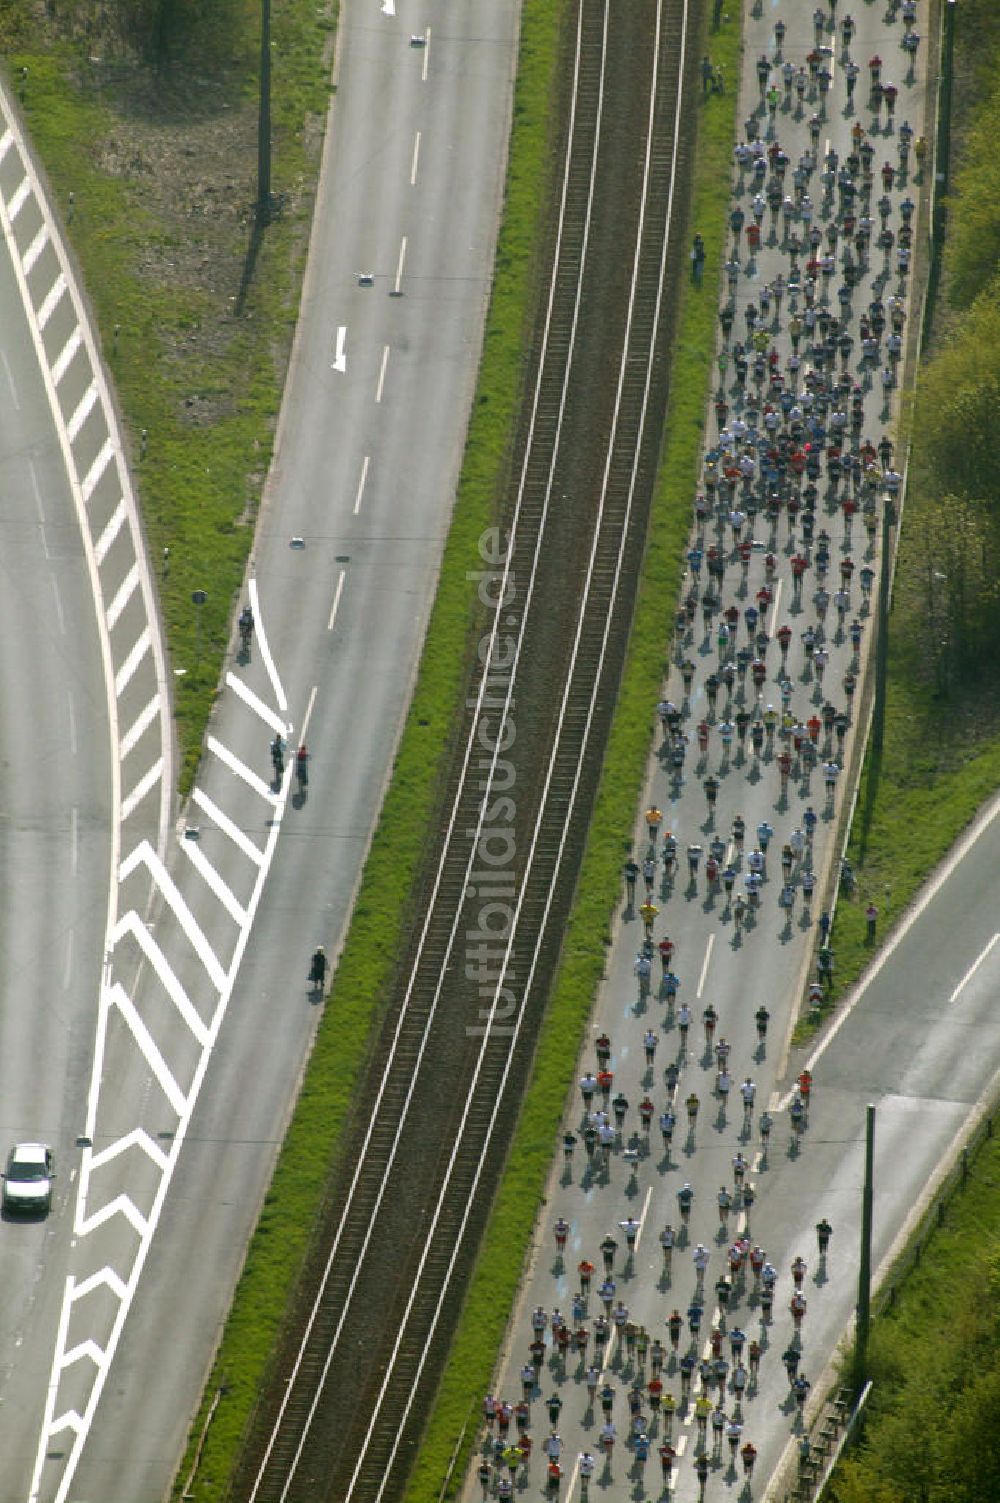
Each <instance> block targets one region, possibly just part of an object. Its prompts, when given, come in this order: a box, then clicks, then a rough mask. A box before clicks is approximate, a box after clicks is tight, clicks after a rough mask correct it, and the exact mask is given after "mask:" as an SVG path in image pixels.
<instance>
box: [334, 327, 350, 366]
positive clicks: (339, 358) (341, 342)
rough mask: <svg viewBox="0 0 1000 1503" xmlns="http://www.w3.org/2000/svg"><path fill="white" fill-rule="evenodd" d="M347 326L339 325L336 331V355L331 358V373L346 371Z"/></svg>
mask: <svg viewBox="0 0 1000 1503" xmlns="http://www.w3.org/2000/svg"><path fill="white" fill-rule="evenodd" d="M346 346H347V325H346V324H341V325H340V327H339V328H338V330H337V353H336V355H334V357H333V364H332V365H331V367H330V369H331V370H332V371H346V370H347V348H346Z"/></svg>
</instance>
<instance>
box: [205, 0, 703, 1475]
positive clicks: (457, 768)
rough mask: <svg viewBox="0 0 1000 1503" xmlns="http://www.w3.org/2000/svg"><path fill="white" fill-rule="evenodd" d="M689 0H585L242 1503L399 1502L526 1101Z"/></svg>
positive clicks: (631, 446)
mask: <svg viewBox="0 0 1000 1503" xmlns="http://www.w3.org/2000/svg"><path fill="white" fill-rule="evenodd" d="M688 4H689V0H637V3H636V4H635V5H630V6H629V7H624V8H620V7H615V8H614V11H613V10H612V4H611V0H579V5H578V10H577V17H576V29H575V34H574V36H573V38H572V56H571V67H572V78H573V85H572V90H571V102H570V109H569V113H568V125H567V129H566V139H565V156H564V161H563V169H562V179H561V185H560V193H559V213H558V218H557V223H556V228H555V233H554V245H553V254H552V266H551V276H550V279H549V282H548V286H547V290H546V295H545V302H544V307H543V309H542V310H541V315H540V319H539V330H540V333H539V337H538V339H537V341H536V347H537V359H536V362H535V368H534V370H533V372H532V379H531V382H530V386H529V394H528V399H527V402H526V407H525V420H524V423H523V426H522V433H521V436H520V441H519V444H518V449H517V453H516V455H515V463H514V467H513V481H512V494H511V500H510V503H509V507H508V509H507V514H506V517H505V522H504V526H503V527H501V528H500V529H498V530H497V533H496V534H495V535H492V536H491V537H490V538H489V539H488V540H487V541H486V542H485V543H484V550H483V551H484V557H483V559H482V561H481V564H480V572H481V581H480V582H481V586H482V589H481V598H482V599H483V601H484V604H487V603H488V605H489V610H488V611H487V613H486V614H485V616H484V620H483V628H482V635H481V638H480V640H479V643H478V644H477V652H476V657H475V666H476V671H475V673H474V674H473V677H472V679H471V682H470V688H469V694H468V701H467V707H468V713H467V717H466V722H465V724H464V726H463V727H462V730H461V735H460V738H459V739H458V741H457V745H456V750H455V756H454V766H453V773H452V777H451V781H450V786H449V788H448V790H447V794H446V797H445V800H444V803H443V806H442V807H443V813H442V824H443V831H442V839H441V843H440V847H439V850H438V856H437V859H436V861H435V862H434V863H433V866H432V868H431V870H430V871H429V874H428V879H427V884H426V890H425V892H424V894H423V896H422V901H421V905H420V919H419V922H418V924H417V925H416V926H415V927H416V932H415V934H414V940H413V945H412V948H411V953H410V954H409V955H408V957H407V958H406V963H405V966H404V967H403V972H404V975H405V981H404V983H403V984H402V985H401V987H400V997H399V999H398V1002H396V1003H395V1004H394V1005H393V1007H392V1008H391V1010H390V1013H389V1023H388V1025H387V1028H386V1033H385V1037H384V1039H383V1041H382V1045H381V1048H380V1050H379V1051H378V1056H377V1058H376V1059H375V1060H374V1062H373V1066H372V1070H371V1074H370V1081H369V1091H368V1093H367V1095H366V1099H367V1100H368V1101H369V1103H370V1109H369V1113H368V1119H367V1121H366V1122H365V1123H363V1124H362V1125H361V1126H360V1127H359V1131H358V1142H357V1147H356V1152H355V1153H354V1154H353V1155H352V1157H351V1160H350V1162H349V1163H348V1164H347V1165H346V1167H345V1169H344V1171H343V1174H342V1176H341V1183H340V1184H339V1185H338V1186H337V1187H336V1189H335V1191H334V1193H333V1194H332V1195H331V1201H330V1210H329V1214H328V1216H327V1218H326V1221H327V1224H326V1226H325V1227H324V1235H323V1236H322V1238H321V1239H320V1246H319V1247H318V1251H317V1256H316V1259H315V1263H314V1266H313V1268H312V1269H311V1276H310V1281H309V1282H310V1294H309V1297H308V1299H307V1300H306V1301H304V1303H303V1306H302V1309H301V1311H300V1318H299V1319H297V1320H296V1321H295V1322H293V1323H292V1327H291V1329H290V1330H289V1333H288V1340H287V1343H286V1346H285V1349H284V1351H283V1353H282V1355H281V1357H280V1359H279V1361H278V1363H277V1364H276V1373H275V1379H276V1381H275V1384H274V1392H273V1393H269V1394H268V1395H267V1396H266V1397H265V1399H264V1401H263V1402H262V1403H261V1405H260V1408H259V1411H258V1414H257V1416H256V1421H255V1425H254V1428H253V1434H252V1435H251V1437H250V1439H249V1441H248V1445H247V1449H246V1456H245V1462H244V1466H243V1468H242V1472H241V1475H240V1476H239V1478H238V1479H237V1482H236V1484H235V1486H234V1489H233V1490H232V1491H231V1494H230V1496H231V1498H232V1499H234V1500H239V1503H244V1500H246V1503H285V1500H298V1499H309V1500H310V1503H315V1500H316V1499H319V1498H321V1497H329V1498H336V1499H338V1500H344V1503H381V1500H382V1499H383V1498H385V1497H389V1498H397V1497H399V1496H401V1493H402V1490H403V1484H404V1479H405V1475H406V1473H407V1471H408V1468H409V1466H410V1463H411V1460H412V1455H413V1450H414V1447H415V1445H416V1444H417V1442H418V1439H419V1433H420V1428H421V1424H422V1418H423V1415H424V1414H425V1413H426V1410H427V1407H428V1406H429V1403H430V1400H431V1397H432V1394H433V1391H434V1387H435V1385H436V1382H437V1379H438V1376H439V1373H440V1366H441V1362H442V1360H443V1358H444V1356H445V1353H446V1351H447V1345H448V1342H449V1340H450V1337H451V1335H452V1333H453V1330H454V1326H455V1322H456V1319H457V1315H458V1310H459V1307H460V1302H461V1296H462V1293H463V1292H464V1286H465V1279H466V1277H467V1274H468V1271H469V1269H470V1267H471V1264H472V1261H473V1259H474V1255H475V1250H476V1246H477V1244H478V1239H479V1234H480V1232H481V1230H482V1226H483V1224H484V1222H485V1218H486V1215H487V1214H488V1210H489V1205H490V1202H491V1199H492V1195H493V1191H494V1188H495V1185H496V1180H497V1176H498V1174H499V1172H500V1170H501V1168H502V1164H503V1159H504V1150H505V1144H506V1142H507V1140H508V1138H509V1132H510V1129H511V1127H512V1125H513V1122H514V1120H515V1118H516V1112H517V1107H518V1102H519V1099H520V1086H521V1082H522V1081H523V1078H524V1076H525V1074H526V1071H527V1069H528V1067H529V1065H530V1058H531V1053H532V1050H533V1047H534V1042H535V1038H536V1036H537V1028H538V1024H539V1022H540V1019H541V1016H542V1013H543V1011H544V1003H545V997H546V994H547V988H548V983H549V980H550V977H551V972H552V968H553V966H554V964H555V961H556V959H557V956H558V951H559V944H560V934H561V927H562V921H563V918H564V915H565V912H566V910H567V907H568V903H569V901H570V898H571V896H572V891H573V886H574V879H575V870H576V865H577V861H578V859H579V855H580V853H581V851H582V846H583V836H584V832H585V830H586V825H587V821H588V818H589V814H590V810H591V805H592V801H593V797H594V793H595V790H596V785H597V779H598V776H599V771H600V764H601V759H602V755H603V749H604V745H605V741H606V737H607V732H608V727H609V724H610V718H611V713H612V709H613V704H614V699H615V693H616V688H617V683H618V679H619V676H620V670H621V663H622V658H623V654H624V650H625V644H626V641H627V635H628V627H629V624H630V620H631V614H632V597H633V592H634V587H635V580H636V578H637V573H638V567H639V562H640V559H641V553H642V547H643V541H644V537H645V525H646V516H647V510H648V502H649V495H650V491H651V487H652V481H653V477H654V474H655V468H656V460H657V456H658V450H659V439H660V433H661V429H662V419H663V410H664V406H665V400H666V393H665V390H664V384H665V383H664V379H663V371H664V362H665V357H666V345H667V342H668V332H669V331H668V322H669V320H668V317H667V311H668V292H669V288H670V285H671V284H672V282H673V281H674V280H675V279H676V277H677V276H678V275H679V274H682V273H683V268H684V265H685V261H684V257H683V253H682V247H681V246H680V245H679V244H678V241H679V232H678V229H677V221H679V220H682V216H681V215H680V213H679V212H678V211H679V208H680V204H681V199H682V193H681V187H680V185H681V184H682V183H683V180H684V168H685V120H686V114H685V109H684V106H685V100H686V94H685V91H686V90H687V89H688V88H689V87H690V79H691V76H692V71H693V70H692V57H691V54H692V52H693V50H694V42H693V39H692V36H691V27H690V24H689V18H688Z"/></svg>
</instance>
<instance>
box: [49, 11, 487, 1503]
mask: <svg viewBox="0 0 1000 1503" xmlns="http://www.w3.org/2000/svg"><path fill="white" fill-rule="evenodd" d="M340 26H341V40H340V58H339V82H338V90H337V96H336V105H335V108H334V112H333V116H332V133H331V135H330V138H329V146H328V155H327V159H326V163H325V168H324V180H323V189H322V191H321V195H320V200H319V203H318V206H317V215H316V229H315V235H314V241H313V245H312V250H311V259H310V268H309V272H308V276H307V284H306V289H305V297H304V303H303V310H302V318H301V321H300V328H299V335H298V339H297V344H296V348H295V353H294V358H293V365H292V370H291V373H290V379H289V384H288V388H287V391H286V397H285V404H284V409H283V414H282V420H281V426H280V433H279V443H278V450H277V455H276V460H275V466H274V469H273V472H272V476H271V478H270V481H269V485H268V489H267V496H266V501H265V506H264V509H263V514H262V517H261V521H260V525H259V528H258V532H257V539H256V544H255V550H254V558H253V570H252V577H253V589H254V591H255V595H254V598H255V602H256V613H257V619H258V627H259V631H258V635H257V637H256V638H255V641H254V644H253V647H252V650H251V653H250V656H249V661H240V660H238V659H237V658H236V657H235V656H234V659H233V661H232V664H231V669H230V674H231V676H230V677H229V678H227V681H226V686H225V688H224V692H223V695H222V697H221V700H220V704H219V708H218V711H217V714H216V716H215V717H214V719H213V724H212V726H211V728H210V738H209V741H208V744H207V754H206V758H205V761H204V764H203V769H202V773H201V776H200V779H199V785H198V792H197V795H196V798H195V800H194V801H193V802H192V804H191V805H190V806H189V807H188V810H187V811H186V820H185V826H186V828H185V830H182V831H179V832H178V836H179V838H178V841H177V844H176V846H174V847H173V848H171V849H168V853H167V863H166V867H167V873H168V874H169V876H170V877H173V878H174V879H175V881H176V889H175V888H174V887H172V886H171V885H170V882H169V881H167V880H165V879H164V878H163V877H162V876H161V875H160V874H159V872H158V871H157V870H155V868H152V867H151V869H153V870H154V878H155V882H156V886H157V891H158V898H157V901H156V902H155V903H154V905H153V908H152V910H151V912H150V914H149V915H148V923H147V915H146V914H141V915H139V918H138V919H137V931H138V930H140V929H141V931H142V934H143V941H142V945H140V944H139V942H138V940H137V938H136V937H135V936H134V935H132V936H126V937H125V939H124V940H123V941H121V944H122V945H124V946H125V947H126V953H125V956H124V958H123V959H122V962H121V964H120V966H119V969H120V970H121V971H126V970H130V974H131V978H132V980H131V981H130V984H129V986H128V988H127V990H128V995H129V997H130V998H131V999H132V1001H133V1002H134V1003H135V1005H136V1008H137V1010H138V1012H139V1013H140V1014H141V1016H142V1018H143V1019H144V1020H146V1022H147V1024H148V1027H149V1029H150V1031H151V1033H152V1034H153V1036H154V1038H155V1042H156V1046H157V1052H156V1054H155V1055H153V1054H151V1053H150V1052H149V1051H148V1049H147V1050H143V1048H141V1047H140V1048H138V1049H137V1048H136V1044H137V1042H138V1041H139V1035H138V1033H137V1032H136V1029H135V1027H134V1026H133V1025H132V1024H131V1023H129V1024H128V1026H123V1024H122V1023H121V1022H120V1021H119V1019H118V1014H117V1013H116V1014H115V1015H114V1017H113V1020H112V1024H111V1025H110V1026H109V1031H108V1038H107V1054H106V1067H105V1080H106V1081H109V1080H112V1079H113V1080H114V1081H115V1090H114V1091H113V1092H110V1091H109V1090H107V1089H104V1090H103V1091H102V1092H101V1096H100V1102H99V1106H98V1111H97V1124H96V1130H95V1136H94V1152H95V1159H96V1158H97V1157H98V1156H99V1155H100V1154H101V1153H102V1152H106V1151H107V1149H108V1147H109V1146H111V1145H114V1157H113V1158H111V1159H104V1160H102V1161H101V1162H100V1168H99V1169H98V1170H96V1171H95V1175H96V1179H97V1182H99V1183H100V1190H99V1191H95V1192H94V1193H95V1194H96V1195H97V1197H98V1199H99V1200H100V1201H101V1202H102V1203H103V1206H104V1208H105V1209H106V1208H107V1207H108V1206H109V1205H110V1204H111V1203H112V1190H113V1189H115V1190H116V1191H117V1193H118V1194H124V1195H127V1197H128V1202H129V1205H130V1206H131V1207H132V1208H133V1210H134V1211H135V1212H136V1215H134V1216H132V1217H131V1218H130V1216H129V1215H128V1214H127V1213H122V1212H121V1211H119V1212H116V1213H115V1214H114V1215H110V1216H106V1218H105V1219H104V1220H103V1221H102V1222H101V1224H100V1225H99V1226H95V1227H94V1228H93V1231H92V1232H91V1233H90V1235H89V1236H88V1239H87V1241H86V1242H85V1243H81V1244H80V1245H79V1247H78V1251H77V1262H76V1266H75V1269H74V1272H75V1275H76V1277H77V1278H78V1279H86V1278H94V1277H99V1276H100V1273H101V1270H103V1269H106V1268H108V1267H112V1268H114V1269H116V1270H117V1272H118V1277H119V1278H122V1279H123V1280H124V1279H126V1275H127V1282H128V1295H127V1299H126V1302H125V1314H124V1315H123V1314H122V1313H121V1312H120V1311H112V1310H110V1309H105V1310H102V1311H98V1310H92V1311H88V1313H87V1317H86V1319H87V1321H89V1322H91V1325H92V1336H91V1339H93V1340H95V1341H96V1342H97V1343H98V1344H99V1345H100V1346H101V1348H102V1350H107V1349H108V1347H109V1345H111V1344H113V1348H114V1355H113V1359H112V1361H111V1363H110V1364H108V1365H107V1369H106V1370H107V1374H108V1376H107V1381H106V1383H104V1384H103V1387H102V1391H101V1393H100V1396H99V1402H98V1403H97V1404H96V1408H95V1410H94V1413H93V1417H91V1415H90V1413H89V1412H88V1413H87V1419H86V1424H85V1429H84V1434H83V1438H82V1440H81V1442H80V1444H79V1447H78V1449H77V1451H76V1453H75V1454H74V1456H73V1457H72V1458H70V1460H69V1461H68V1462H67V1460H66V1456H65V1454H63V1455H62V1456H56V1458H55V1460H54V1463H53V1464H50V1463H46V1464H45V1466H44V1468H43V1473H42V1486H41V1490H40V1494H39V1495H40V1496H41V1497H43V1498H47V1497H49V1496H62V1494H58V1493H57V1489H58V1488H59V1487H61V1486H63V1485H65V1479H66V1478H67V1477H68V1476H69V1475H70V1473H72V1476H73V1480H72V1484H71V1485H72V1493H71V1494H69V1495H70V1496H73V1497H80V1498H94V1497H99V1498H101V1499H102V1500H103V1503H114V1500H116V1499H120V1500H122V1503H147V1500H154V1499H159V1498H161V1497H162V1496H163V1494H164V1492H165V1490H166V1488H167V1487H168V1485H169V1483H170V1480H171V1478H172V1475H173V1472H174V1468H175V1466H176V1464H177V1461H178V1457H179V1453H180V1450H181V1447H182V1446H183V1443H184V1440H185V1438H186V1433H187V1427H188V1425H189V1422H190V1418H191V1412H192V1410H193V1407H194V1405H195V1404H196V1402H197V1400H198V1398H199V1394H200V1388H201V1385H202V1383H203V1381H204V1378H205V1374H206V1371H207V1367H208V1364H209V1362H210V1360H211V1356H212V1352H213V1349H214V1345H215V1341H216V1339H217V1335H218V1332H219V1330H220V1327H221V1323H222V1321H223V1320H224V1317H225V1314H226V1311H227V1308H228V1303H229V1299H230V1297H231V1292H232V1288H233V1286H234V1282H235V1279H236V1277H237V1275H238V1273H239V1269H240V1266H241V1263H242V1258H243V1253H244V1248H245V1244H246V1239H247V1237H248V1235H249V1233H250V1232H251V1230H252V1228H253V1225H254V1223H255V1220H256V1216H257V1212H258V1209H259V1206H260V1203H261V1199H262V1196H263V1193H264V1190H265V1189H266V1185H267V1182H268V1178H269V1174H270V1171H271V1168H272V1166H273V1162H274V1158H275V1155H276V1153H277V1149H278V1147H279V1145H280V1141H281V1137H282V1133H283V1130H284V1127H285V1124H286V1120H287V1115H288V1111H289V1107H290V1103H291V1100H292V1097H293V1094H294V1090H295V1087H296V1084H297V1082H298V1079H299V1075H300V1071H301V1068H302V1064H303V1061H304V1059H305V1057H306V1054H307V1052H308V1048H309V1043H310V1040H311V1037H312V1032H313V1027H314V1024H315V1021H316V1010H315V1008H314V1007H313V1006H311V1005H310V1000H309V997H308V995H307V988H306V985H305V970H306V965H307V962H308V957H309V954H310V953H311V951H312V949H313V947H314V946H315V944H316V943H317V942H320V941H322V942H323V943H325V945H326V947H327V950H328V951H329V952H333V951H334V950H335V947H336V945H337V943H338V941H339V938H340V936H341V933H342V931H343V927H344V924H345V923H346V920H347V916H348V914H349V910H350V905H351V900H352V895H353V892H354V888H355V884H356V881H357V878H358V874H359V871H360V866H361V863H362V860H363V857H364V854H365V851H366V849H367V842H368V839H369V835H370V830H371V828H372V824H373V820H374V818H375V816H376V814H377V810H378V806H379V803H380V799H381V794H382V790H383V787H384V783H385V779H386V777H387V774H388V771H389V767H390V764H391V757H392V752H393V748H394V745H395V741H396V736H397V733H398V726H399V722H400V717H401V714H402V712H403V710H404V709H405V705H406V702H407V699H408V695H409V691H410V687H411V683H412V677H413V673H414V670H415V665H416V661H417V656H418V653H419V648H420V643H421V639H422V634H423V628H424V624H425V621H426V617H427V612H428V610H429V606H430V601H431V598H432V594H433V589H434V584H435V580H436V575H437V570H438V566H439V560H440V552H441V546H442V542H443V539H444V536H445V532H446V529H447V525H448V520H449V515H450V509H451V504H452V499H453V495H454V487H455V481H456V478H457V474H458V468H459V463H460V459H461V454H462V446H463V441H464V432H465V420H466V413H467V409H468V404H469V399H470V396H471V392H472V389H473V383H474V378H475V372H476V367H477V363H478V352H479V343H480V337H481V326H482V318H483V314H484V310H485V303H486V298H487V295H488V290H489V265H490V255H491V248H492V243H493V237H494V233H495V226H496V218H497V213H498V208H499V200H500V192H501V188H502V180H503V153H504V146H505V142H506V134H507V122H508V111H509V102H510V84H511V80H512V74H513V67H514V49H515V33H516V7H515V5H514V4H513V3H504V4H502V5H496V4H486V3H479V4H471V5H467V6H463V7H462V8H461V10H460V11H459V12H455V11H454V9H453V8H452V7H447V6H445V5H444V4H442V3H440V0H431V3H428V4H426V5H424V6H422V7H417V6H416V5H411V4H405V5H399V6H398V7H397V13H396V14H391V13H390V14H386V13H385V11H382V10H380V9H379V7H378V5H377V4H375V3H371V4H365V5H361V4H348V5H347V6H345V7H344V8H343V10H342V14H341V22H340ZM413 34H420V35H421V36H422V37H423V38H424V45H422V46H419V47H417V46H412V45H411V43H410V38H411V35H413ZM484 164H485V165H484ZM404 237H405V251H404V250H403V242H404ZM361 272H371V273H372V274H373V277H374V283H373V285H372V286H360V285H359V281H358V274H359V273H361ZM397 279H398V284H399V292H400V293H401V294H402V295H401V296H399V297H390V295H389V294H390V292H392V291H395V289H396V285H397ZM342 329H343V330H344V333H343V334H341V333H340V331H341V330H342ZM345 364H346V369H345V368H340V367H343V366H344V365H345ZM206 586H207V587H208V588H210V587H211V582H210V581H207V582H206ZM307 717H308V728H307V731H306V734H307V737H308V743H309V747H310V751H311V763H310V782H309V788H308V796H307V798H305V799H304V800H300V799H298V798H297V797H292V796H291V789H290V787H289V785H288V782H287V778H286V785H285V787H284V789H283V790H282V791H281V792H280V793H277V792H274V791H272V790H271V789H269V788H268V785H267V780H268V779H269V777H270V759H269V756H268V742H269V741H270V739H271V736H272V735H273V732H274V727H275V725H276V724H279V723H280V724H283V725H284V726H286V727H287V735H288V738H289V740H291V741H293V742H294V741H295V740H296V739H297V738H298V737H299V736H300V735H301V734H302V733H303V726H304V723H305V721H306V719H307ZM139 859H140V864H143V863H144V864H146V865H149V863H150V860H151V858H150V855H149V853H148V852H144V853H140V857H139ZM181 900H183V901H181ZM185 904H186V905H187V907H186V909H185V906H184V905H185ZM192 918H193V920H194V927H192V923H191V919H192ZM151 937H152V938H153V939H155V948H154V947H153V945H152V943H151ZM133 982H134V984H132V983H133ZM178 997H180V998H181V999H182V1004H183V1005H182V1006H181V1005H179V1004H178V1000H177V999H178ZM119 1012H121V1015H122V1018H124V1019H126V1021H128V1019H127V1014H126V1013H125V1012H124V1010H122V1009H121V1008H119ZM248 1083H250V1084H249V1087H248ZM137 1131H139V1132H141V1133H143V1134H145V1137H144V1138H143V1139H142V1142H141V1143H140V1144H138V1145H135V1143H134V1140H133V1143H134V1146H133V1147H132V1148H130V1149H129V1150H127V1151H120V1149H119V1146H118V1145H120V1144H122V1143H123V1142H126V1141H128V1140H129V1134H130V1133H132V1134H134V1133H135V1132H137ZM182 1145H183V1146H182ZM158 1146H159V1151H160V1153H161V1154H162V1155H163V1156H164V1160H165V1162H164V1164H161V1163H160V1162H159V1160H158V1158H157V1156H156V1153H157V1147H158ZM133 1278H134V1279H135V1291H136V1292H135V1294H134V1296H133V1293H132V1289H133V1284H132V1280H133ZM125 1315H127V1319H126V1318H125ZM67 1339H68V1340H69V1341H71V1342H73V1343H79V1342H81V1341H85V1340H86V1339H88V1338H87V1335H86V1329H85V1322H84V1320H83V1319H80V1320H77V1317H76V1313H75V1311H74V1313H73V1318H72V1330H71V1334H70V1336H69V1337H68V1338H67ZM33 1360H34V1361H37V1363H38V1365H39V1367H41V1366H42V1365H43V1354H42V1350H41V1348H39V1349H37V1350H36V1352H35V1353H34V1356H33ZM60 1371H61V1380H60V1384H59V1393H58V1397H57V1400H56V1403H55V1413H56V1415H57V1416H58V1414H59V1413H61V1412H63V1410H64V1408H65V1407H75V1408H76V1409H77V1411H78V1412H79V1413H83V1412H84V1406H85V1404H87V1403H90V1402H91V1400H92V1397H93V1390H92V1389H88V1387H87V1384H88V1381H89V1380H90V1375H89V1374H88V1373H87V1371H86V1365H85V1364H81V1363H79V1362H77V1363H76V1364H74V1366H73V1367H72V1368H67V1367H66V1366H65V1365H63V1366H62V1367H61V1369H60ZM26 1449H27V1447H26ZM50 1449H51V1450H56V1449H57V1448H56V1447H54V1446H52V1447H50ZM22 1491H23V1490H22ZM20 1495H21V1494H19V1496H20Z"/></svg>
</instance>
